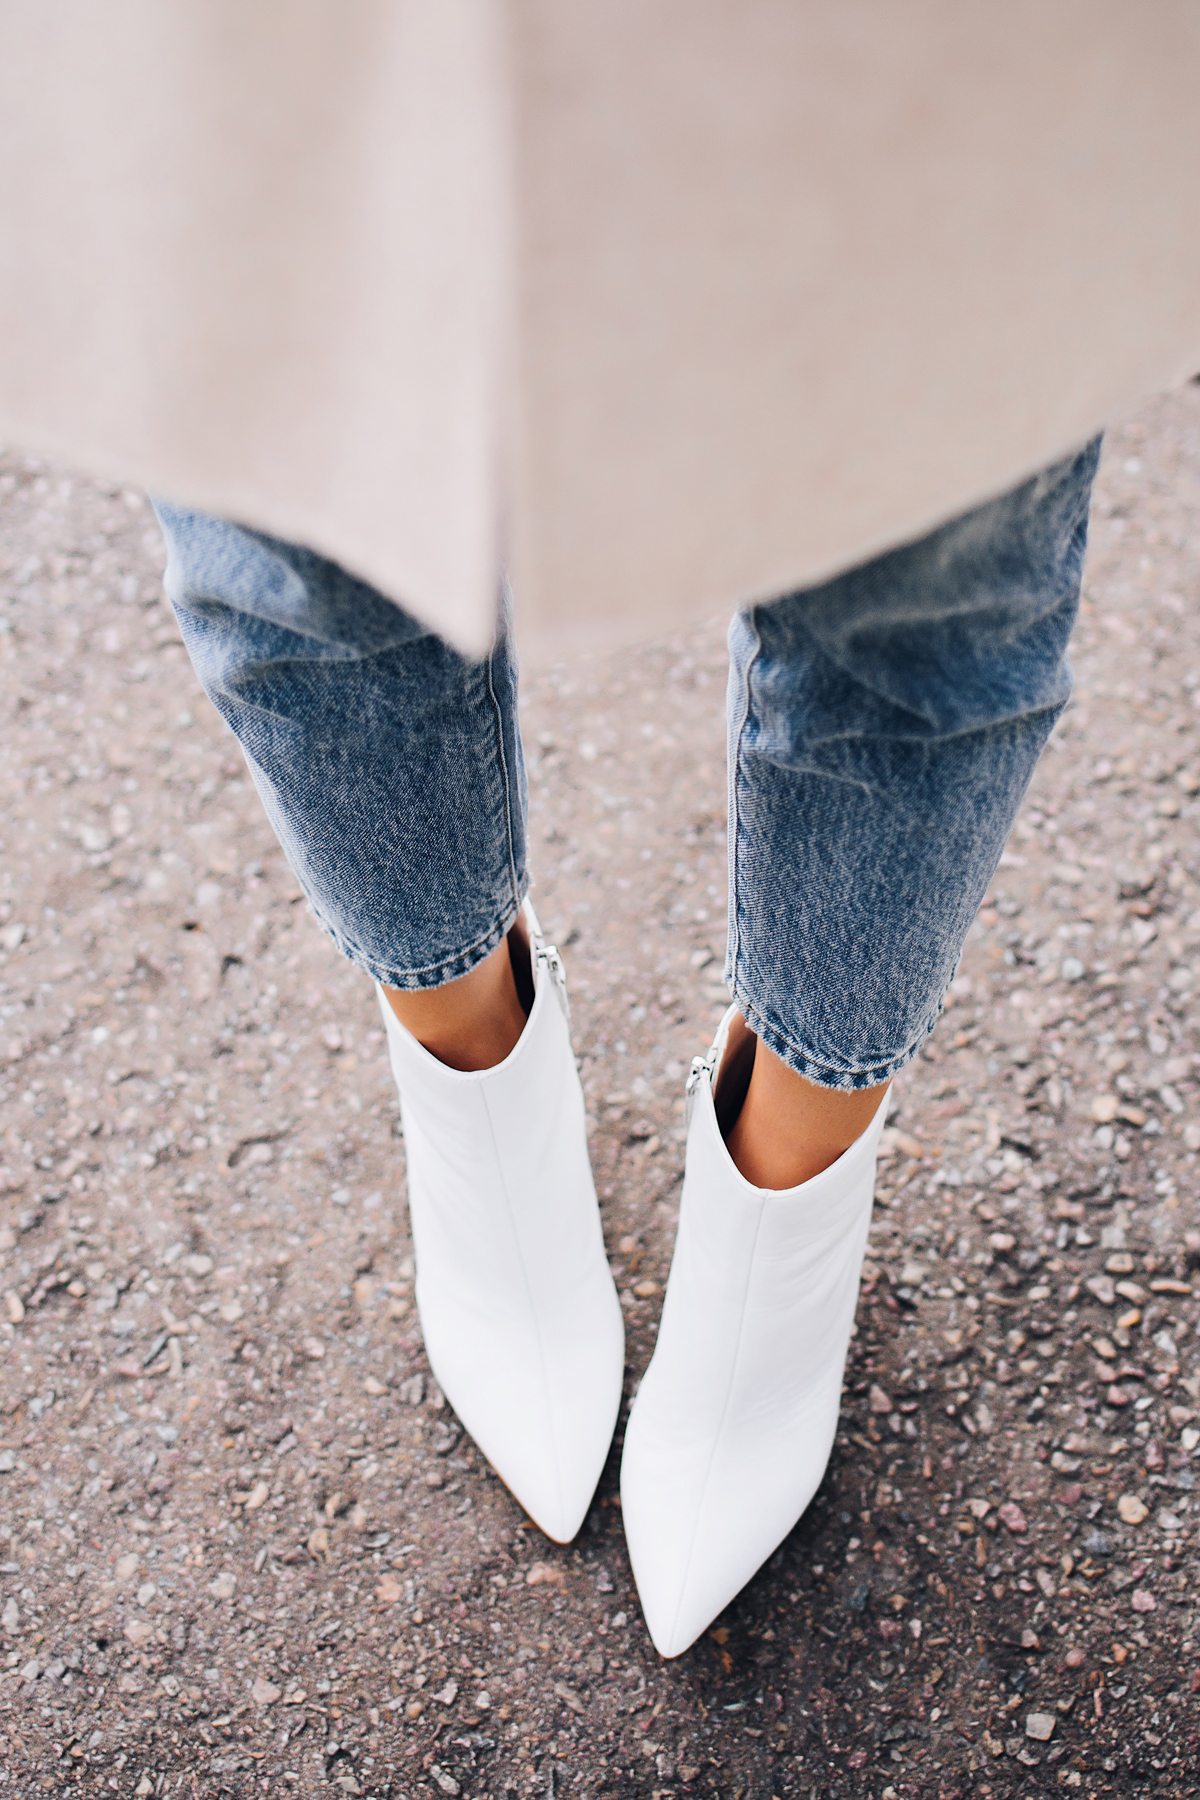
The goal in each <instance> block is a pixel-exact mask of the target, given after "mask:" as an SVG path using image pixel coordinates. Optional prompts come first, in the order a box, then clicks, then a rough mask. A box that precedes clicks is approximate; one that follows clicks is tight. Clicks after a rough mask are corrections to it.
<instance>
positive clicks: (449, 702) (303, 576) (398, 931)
mask: <svg viewBox="0 0 1200 1800" xmlns="http://www.w3.org/2000/svg"><path fill="white" fill-rule="evenodd" d="M155 509H156V511H157V513H158V517H159V522H160V523H161V525H162V528H163V533H164V535H165V537H166V540H167V551H168V559H167V572H166V589H167V596H168V598H169V599H170V601H171V604H172V606H173V607H174V608H175V614H176V617H177V618H178V620H179V625H180V629H181V631H182V633H183V641H184V643H185V644H186V645H187V648H188V652H189V654H190V656H191V659H192V662H193V665H194V666H195V669H196V673H197V675H198V676H199V677H200V680H201V682H202V683H203V685H204V688H205V691H206V693H207V694H208V697H209V699H210V700H211V701H212V702H213V704H214V706H216V707H217V709H218V711H219V712H220V713H221V714H222V716H223V717H224V718H225V720H226V722H227V723H228V724H229V725H230V726H231V728H232V729H233V731H234V733H235V735H236V736H237V738H238V741H239V742H240V744H241V747H242V750H243V752H244V753H245V757H246V762H247V764H248V765H249V768H250V773H251V775H252V777H253V779H254V784H255V786H256V787H257V789H258V791H259V794H260V795H261V796H262V801H263V805H264V806H265V807H266V809H267V817H268V818H269V819H270V821H271V824H272V825H273V826H274V828H275V833H276V836H277V837H278V839H279V842H280V845H281V846H282V848H283V853H284V855H285V856H286V857H287V859H288V861H289V863H290V864H291V866H292V868H293V869H294V871H295V873H296V878H297V880H298V881H299V883H300V885H301V887H302V888H303V889H304V892H305V895H306V896H307V898H308V901H309V904H310V905H311V906H312V909H313V911H314V912H315V914H316V916H317V918H318V920H319V921H320V923H321V924H322V925H323V926H324V928H325V930H326V931H327V932H328V933H329V936H330V937H331V938H332V939H333V941H334V943H335V944H336V945H337V947H338V949H339V950H341V951H342V952H343V953H344V954H345V955H346V956H348V957H349V958H350V960H351V962H353V963H356V964H357V965H358V967H359V968H361V969H365V970H366V971H367V973H368V974H369V975H372V976H373V977H374V978H375V979H376V980H377V981H382V982H383V983H384V984H385V985H386V986H388V987H394V988H427V987H439V986H441V984H442V983H443V982H446V981H453V980H454V978H455V977H456V976H458V975H465V974H466V973H467V972H468V970H470V969H472V968H474V967H475V965H476V963H479V962H482V960H483V958H484V957H485V956H487V955H488V953H489V952H490V951H492V950H494V949H495V948H496V945H497V944H499V943H500V942H501V940H502V939H503V937H504V935H505V933H506V932H507V931H508V929H509V927H510V926H511V925H512V923H513V920H514V919H515V918H516V916H517V913H518V912H519V911H520V907H521V902H522V900H523V899H524V897H525V890H526V888H527V886H528V875H527V873H526V861H525V849H526V844H525V814H526V788H525V765H524V761H523V758H522V754H521V735H520V730H519V727H518V723H517V664H516V658H515V655H514V652H513V650H512V646H511V640H510V637H509V633H508V631H507V626H506V623H505V624H503V625H502V629H501V631H500V634H499V636H498V639H497V642H496V645H495V648H494V649H493V651H492V653H491V655H490V656H489V657H488V658H487V659H486V660H484V661H482V662H468V661H467V660H466V659H465V658H464V657H462V656H459V655H458V653H457V651H455V650H452V649H451V648H450V646H449V645H448V644H446V643H444V642H443V640H442V639H441V638H439V637H437V636H435V634H434V633H433V632H430V631H428V630H426V629H425V627H424V626H422V625H419V624H418V623H417V621H416V620H415V619H413V618H410V617H409V615H408V614H407V613H405V612H403V611H401V609H400V608H399V607H398V606H394V605H393V604H392V602H391V601H390V600H386V599H385V598H384V597H383V595H382V594H379V593H377V592H376V591H375V590H374V589H373V588H370V587H368V586H366V585H365V584H364V583H363V582H361V581H357V580H355V579H354V577H353V576H351V575H348V574H346V572H345V571H344V570H343V569H341V568H339V567H338V566H337V564H336V563H332V562H329V561H327V560H326V559H325V558H324V557H322V556H318V555H316V554H315V553H314V552H313V551H311V550H303V549H299V548H297V547H296V546H295V545H293V544H286V543H280V542H278V541H277V540H275V539H273V538H269V537H264V536H262V535H261V534H260V533H258V532H254V531H248V530H245V529H244V528H243V527H241V526H239V525H231V524H227V523H226V522H225V521H223V520H221V519H213V518H210V517H208V516H207V515H206V514H204V513H196V512H188V511H185V510H183V509H181V508H179V507H176V506H171V505H169V504H168V503H167V502H166V501H163V500H156V501H155ZM504 611H505V620H506V617H507V607H505V609H504Z"/></svg>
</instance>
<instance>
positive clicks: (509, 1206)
mask: <svg viewBox="0 0 1200 1800" xmlns="http://www.w3.org/2000/svg"><path fill="white" fill-rule="evenodd" d="M479 1092H480V1097H481V1099H482V1100H483V1111H484V1116H485V1117H486V1119H487V1128H488V1137H489V1138H490V1140H491V1145H492V1154H493V1156H494V1157H495V1160H496V1169H497V1171H498V1174H499V1178H500V1188H501V1192H502V1193H503V1195H504V1206H505V1211H506V1213H507V1215H508V1228H509V1232H510V1234H511V1236H512V1241H513V1244H514V1246H515V1248H516V1254H517V1262H518V1264H519V1266H520V1270H521V1282H522V1285H523V1287H524V1289H525V1304H526V1306H527V1308H528V1310H529V1316H530V1318H531V1319H532V1321H533V1329H534V1336H535V1338H536V1340H537V1351H538V1366H539V1368H540V1369H541V1377H542V1378H541V1402H542V1406H543V1407H544V1409H545V1413H546V1422H547V1426H548V1431H547V1438H548V1441H549V1443H550V1444H551V1446H552V1449H553V1456H554V1485H555V1488H556V1489H557V1492H558V1507H559V1518H560V1523H565V1522H566V1516H567V1513H566V1495H565V1494H564V1492H563V1476H562V1463H561V1460H560V1457H559V1451H558V1443H557V1436H556V1432H555V1417H554V1409H553V1407H552V1405H551V1404H550V1383H549V1379H548V1374H547V1366H546V1344H545V1338H544V1336H543V1333H542V1322H541V1319H540V1317H539V1315H538V1309H537V1305H536V1303H535V1301H534V1296H533V1291H532V1289H531V1287H530V1283H529V1270H528V1266H527V1264H526V1261H525V1249H524V1245H523V1244H522V1242H521V1233H520V1231H519V1230H518V1228H517V1222H516V1214H515V1211H514V1208H513V1203H512V1195H511V1194H510V1192H509V1186H508V1175H507V1173H506V1171H505V1167H504V1161H503V1158H502V1157H501V1155H500V1148H499V1145H498V1144H497V1142H496V1127H495V1125H494V1123H493V1120H492V1109H491V1104H490V1098H489V1095H488V1092H487V1089H486V1088H485V1087H481V1088H480V1090H479ZM547 1535H548V1534H547Z"/></svg>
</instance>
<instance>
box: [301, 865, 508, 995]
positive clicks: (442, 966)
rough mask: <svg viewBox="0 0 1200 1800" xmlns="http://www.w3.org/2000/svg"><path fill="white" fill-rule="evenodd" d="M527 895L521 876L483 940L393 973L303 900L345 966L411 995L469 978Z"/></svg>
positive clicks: (505, 933)
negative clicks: (512, 903) (438, 959)
mask: <svg viewBox="0 0 1200 1800" xmlns="http://www.w3.org/2000/svg"><path fill="white" fill-rule="evenodd" d="M528 892H529V877H528V876H525V877H524V879H523V880H522V881H521V882H519V883H518V887H517V901H516V904H515V906H512V907H510V908H506V909H505V911H504V913H503V914H502V915H501V917H500V920H499V921H498V923H497V924H495V925H494V926H493V927H492V929H491V930H490V931H489V932H488V933H487V935H486V936H485V937H482V938H479V939H477V941H476V942H475V943H473V944H470V945H468V947H467V948H466V949H465V950H460V951H458V952H457V953H456V954H455V955H454V956H449V957H446V958H444V959H443V960H442V961H441V962H438V963H431V964H429V965H428V966H427V967H425V968H421V969H397V968H392V967H391V966H389V965H387V964H385V963H379V962H376V961H375V960H374V958H372V957H370V956H367V955H366V954H365V953H364V952H363V951H362V950H360V949H358V947H357V946H356V945H354V944H351V943H348V942H347V941H346V939H345V938H344V937H342V936H341V934H340V933H339V932H337V931H335V930H334V929H333V927H332V926H331V925H329V924H327V923H326V921H325V920H324V919H323V918H322V917H321V915H320V913H319V912H318V911H317V908H316V907H315V906H313V903H312V898H311V896H310V895H306V896H305V898H306V899H307V900H308V904H309V907H310V908H311V910H312V914H313V917H314V918H315V919H316V921H317V924H318V925H319V926H320V927H321V930H322V931H323V932H324V933H325V935H326V937H327V938H328V939H329V940H330V942H331V943H332V944H333V945H334V947H335V949H337V950H338V951H340V953H341V954H342V955H343V956H344V957H345V958H346V961H347V962H351V963H353V964H354V967H355V968H356V969H361V970H362V971H363V973H364V974H366V975H369V976H370V977H371V979H372V981H377V982H378V983H379V984H380V986H381V987H385V988H397V989H399V990H400V991H401V992H404V993H415V992H419V991H421V990H423V989H429V988H440V987H445V986H446V984H447V983H448V982H451V981H457V980H459V978H460V977H461V976H463V975H469V974H470V973H471V970H472V969H475V968H478V966H479V964H480V963H481V962H485V961H486V960H487V958H488V957H489V956H490V955H491V954H492V951H493V950H495V949H498V948H499V946H500V945H501V944H502V943H503V942H504V940H505V938H506V937H507V936H508V934H509V932H510V931H511V930H512V928H513V926H514V925H515V924H516V922H517V919H518V918H519V916H520V912H521V908H522V906H523V905H524V903H525V896H526V894H527V893H528Z"/></svg>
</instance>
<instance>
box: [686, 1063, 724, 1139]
mask: <svg viewBox="0 0 1200 1800" xmlns="http://www.w3.org/2000/svg"><path fill="white" fill-rule="evenodd" d="M716 1071H717V1048H716V1045H715V1044H714V1045H713V1047H712V1049H711V1050H710V1051H709V1053H708V1055H707V1056H693V1058H692V1067H691V1070H690V1072H689V1074H688V1078H687V1086H686V1087H685V1088H684V1095H685V1099H686V1107H687V1114H686V1116H687V1123H688V1124H689V1125H690V1124H691V1122H692V1109H693V1107H694V1106H695V1104H696V1095H697V1093H698V1092H699V1088H700V1083H701V1082H702V1081H705V1080H707V1081H709V1082H711V1081H712V1078H713V1076H714V1075H715V1074H716Z"/></svg>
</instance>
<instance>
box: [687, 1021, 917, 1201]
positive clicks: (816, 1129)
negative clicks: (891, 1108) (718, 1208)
mask: <svg viewBox="0 0 1200 1800" xmlns="http://www.w3.org/2000/svg"><path fill="white" fill-rule="evenodd" d="M736 1024H737V1027H740V1029H738V1030H737V1035H736V1037H734V1036H733V1034H732V1033H731V1040H732V1043H733V1050H734V1056H735V1059H736V1064H737V1065H740V1067H741V1070H742V1071H743V1080H744V1083H745V1085H744V1088H743V1092H744V1098H743V1100H742V1103H741V1106H740V1108H738V1109H737V1111H736V1116H732V1115H733V1110H734V1109H733V1106H732V1104H731V1103H730V1102H732V1101H733V1100H734V1099H735V1098H736V1088H737V1086H738V1082H737V1077H736V1069H734V1070H731V1079H730V1082H729V1089H730V1094H729V1100H728V1101H727V1102H726V1111H727V1114H728V1115H730V1116H732V1122H731V1123H729V1124H727V1125H723V1127H722V1129H723V1135H724V1137H725V1142H726V1146H727V1148H728V1150H729V1154H730V1156H731V1157H732V1159H733V1162H734V1166H735V1167H736V1168H737V1170H738V1172H739V1173H740V1174H741V1175H743V1176H744V1177H745V1179H746V1180H747V1181H749V1182H750V1183H751V1184H752V1185H753V1186H754V1187H760V1188H774V1189H780V1188H792V1187H799V1185H800V1184H801V1182H804V1181H811V1179H812V1177H813V1176H814V1175H819V1174H820V1173H821V1171H822V1170H823V1169H827V1168H829V1167H830V1165H831V1164H832V1163H835V1162H836V1161H837V1159H838V1157H839V1156H842V1155H843V1154H844V1153H845V1152H846V1151H847V1150H848V1149H849V1148H850V1146H851V1144H853V1143H855V1142H856V1141H857V1139H858V1138H860V1137H861V1136H862V1134H863V1132H864V1131H865V1130H866V1128H867V1126H868V1125H869V1124H870V1123H871V1120H872V1119H873V1118H874V1117H875V1114H876V1112H877V1111H878V1108H879V1104H880V1101H881V1100H882V1098H883V1093H884V1087H883V1086H880V1087H873V1088H854V1089H852V1090H849V1091H842V1090H840V1089H833V1088H824V1087H818V1086H817V1085H816V1083H815V1082H811V1081H806V1080H805V1079H804V1077H803V1076H802V1075H797V1074H796V1072H795V1070H794V1069H790V1068H789V1067H788V1066H787V1064H786V1063H785V1062H783V1061H782V1060H781V1058H779V1057H778V1056H776V1055H775V1054H774V1053H773V1052H772V1051H770V1050H768V1049H767V1048H766V1046H765V1045H764V1044H763V1043H761V1042H760V1041H758V1040H757V1039H755V1038H754V1036H753V1033H750V1030H749V1027H748V1026H747V1025H746V1023H745V1021H744V1020H738V1021H737V1022H736ZM747 1034H749V1036H750V1038H751V1042H752V1044H753V1045H754V1048H753V1049H752V1050H751V1051H750V1052H749V1054H747V1050H746V1046H745V1042H744V1039H745V1036H746V1035H747ZM747 1063H749V1076H748V1078H746V1077H745V1074H744V1071H745V1068H746V1065H747ZM721 1074H722V1081H721V1082H719V1083H718V1098H717V1106H718V1119H720V1117H721V1090H722V1088H723V1087H724V1086H725V1082H724V1075H725V1070H724V1066H722V1071H721Z"/></svg>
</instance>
